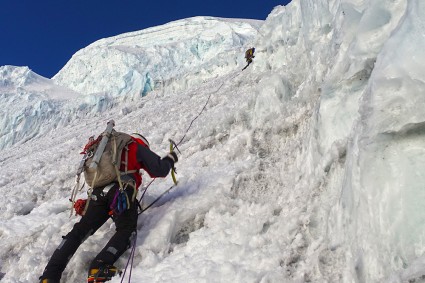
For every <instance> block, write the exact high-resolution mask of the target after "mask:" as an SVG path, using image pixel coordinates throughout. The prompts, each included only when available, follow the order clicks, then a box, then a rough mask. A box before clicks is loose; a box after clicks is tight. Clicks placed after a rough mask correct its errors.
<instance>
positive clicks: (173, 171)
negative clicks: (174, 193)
mask: <svg viewBox="0 0 425 283" xmlns="http://www.w3.org/2000/svg"><path fill="white" fill-rule="evenodd" d="M168 141H169V142H170V152H173V151H174V149H177V151H178V152H179V153H180V154H181V151H180V150H179V148H178V147H177V144H176V142H175V141H173V140H172V139H168ZM176 174H177V173H176V168H175V167H174V166H173V168H171V177H172V178H173V182H174V184H175V185H177V179H176Z"/></svg>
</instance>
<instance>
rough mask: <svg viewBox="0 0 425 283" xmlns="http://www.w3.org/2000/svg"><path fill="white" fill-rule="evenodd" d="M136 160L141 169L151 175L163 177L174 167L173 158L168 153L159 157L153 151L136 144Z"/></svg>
mask: <svg viewBox="0 0 425 283" xmlns="http://www.w3.org/2000/svg"><path fill="white" fill-rule="evenodd" d="M136 158H137V162H139V163H140V164H142V165H143V166H142V167H143V169H145V170H146V172H148V173H149V175H150V176H151V177H165V176H167V175H168V173H169V172H170V169H171V168H173V167H174V160H173V159H172V158H171V157H169V156H168V155H167V156H166V157H164V158H161V157H159V156H158V155H157V154H156V153H155V152H153V151H151V150H150V149H149V148H147V147H144V146H142V145H137V153H136Z"/></svg>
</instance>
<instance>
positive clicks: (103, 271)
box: [87, 265, 122, 283]
mask: <svg viewBox="0 0 425 283" xmlns="http://www.w3.org/2000/svg"><path fill="white" fill-rule="evenodd" d="M121 273H122V271H121V270H119V269H118V268H116V267H115V266H113V265H104V266H101V267H99V268H92V269H90V271H89V275H88V277H87V282H89V283H100V282H106V281H109V280H111V279H112V277H114V276H115V275H117V274H118V275H120V276H121Z"/></svg>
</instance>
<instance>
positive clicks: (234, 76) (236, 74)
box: [175, 72, 240, 147]
mask: <svg viewBox="0 0 425 283" xmlns="http://www.w3.org/2000/svg"><path fill="white" fill-rule="evenodd" d="M238 75H240V73H239V72H237V73H235V74H234V75H233V77H231V78H230V79H229V81H230V80H233V79H234V78H236V76H238ZM225 82H226V81H224V82H222V83H221V85H220V86H219V87H218V88H217V90H215V91H213V92H211V93H210V95H209V96H208V99H207V102H205V105H204V107H202V109H201V111H200V112H199V114H198V115H197V116H196V117H195V118H194V119H193V120H192V121H191V122H190V125H189V127H188V128H187V130H186V132H185V133H184V135H183V137H182V138H181V140H180V141H179V142H178V143H177V144H175V147H177V146H179V145H180V144H181V143H182V142H183V140H184V138H185V137H186V135H187V133H188V132H189V130H190V128H191V127H192V124H193V122H195V120H196V119H198V117H199V116H201V114H202V112H204V110H205V108H206V107H207V104H208V102H209V101H210V98H211V96H212V95H213V94H215V93H217V92H218V91H219V90H220V89H221V88H222V87H223V85H224V83H225Z"/></svg>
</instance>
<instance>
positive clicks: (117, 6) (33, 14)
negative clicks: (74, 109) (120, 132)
mask: <svg viewBox="0 0 425 283" xmlns="http://www.w3.org/2000/svg"><path fill="white" fill-rule="evenodd" d="M288 2H290V0H246V1H243V0H215V1H213V0H197V1H194V0H187V1H185V0H181V1H177V0H173V1H172V0H167V1H160V0H150V1H149V0H0V66H3V65H14V66H29V68H30V69H32V70H33V71H34V72H36V73H38V74H40V75H42V76H44V77H47V78H51V77H52V76H54V75H55V74H56V73H57V72H58V71H59V70H60V69H61V68H62V67H63V66H64V65H65V64H66V62H67V61H68V60H69V59H70V58H71V56H72V55H73V54H74V53H76V52H77V51H78V50H80V49H81V48H84V47H86V46H87V45H89V44H90V43H93V42H94V41H96V40H98V39H101V38H105V37H110V36H114V35H118V34H121V33H124V32H130V31H136V30H141V29H145V28H148V27H153V26H158V25H162V24H165V23H168V22H170V21H174V20H179V19H183V18H189V17H194V16H215V17H223V18H246V19H259V20H265V19H266V17H267V15H268V14H269V13H270V12H271V11H272V9H273V8H274V7H275V6H277V5H286V4H287V3H288Z"/></svg>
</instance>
